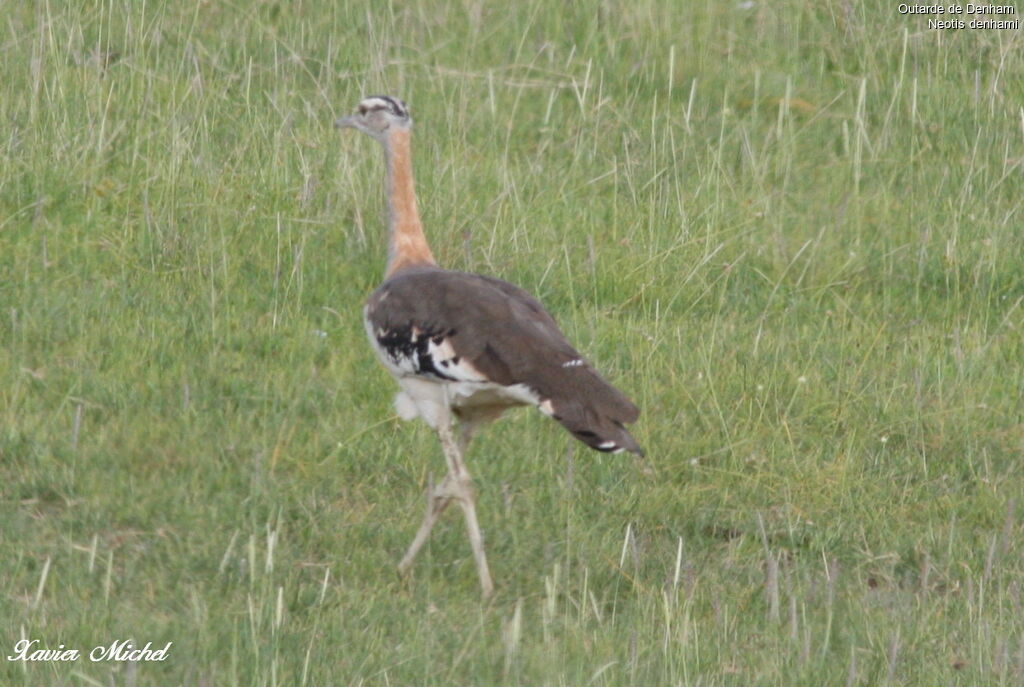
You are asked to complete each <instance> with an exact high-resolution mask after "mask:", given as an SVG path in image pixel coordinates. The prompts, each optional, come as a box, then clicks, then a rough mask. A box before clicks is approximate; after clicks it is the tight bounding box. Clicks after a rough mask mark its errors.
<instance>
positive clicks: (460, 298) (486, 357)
mask: <svg viewBox="0 0 1024 687" xmlns="http://www.w3.org/2000/svg"><path fill="white" fill-rule="evenodd" d="M366 315H367V320H368V326H369V329H370V334H371V336H372V337H373V338H374V339H375V341H376V344H377V345H378V347H379V348H380V349H381V350H382V352H383V354H384V355H386V356H387V357H388V358H389V359H390V360H389V361H386V362H388V363H389V366H391V367H392V368H393V369H397V370H399V372H400V374H414V375H418V376H424V377H428V378H432V379H435V380H437V381H451V382H489V383H492V384H498V385H501V386H504V387H514V386H516V385H523V386H525V387H526V388H527V389H529V390H530V392H532V394H533V395H535V396H536V398H537V399H538V400H537V404H538V406H539V407H540V408H541V410H543V411H544V412H546V413H547V414H549V415H551V416H552V417H553V418H554V419H556V420H557V421H558V422H560V423H561V424H562V425H563V426H565V428H566V429H568V430H569V431H570V432H571V433H572V434H573V436H575V437H576V438H577V439H579V440H580V441H582V442H583V443H585V444H587V445H588V446H590V447H591V448H595V449H598V450H601V451H619V450H623V449H625V450H629V451H633V452H634V453H641V449H640V446H639V445H638V444H637V443H636V441H635V440H634V439H633V437H632V436H630V435H629V433H628V432H627V431H626V430H625V428H624V427H623V425H625V424H627V423H630V422H634V421H635V420H636V419H637V417H638V416H639V414H640V411H639V410H638V409H637V407H636V406H635V405H633V403H632V402H631V401H630V400H629V399H628V398H627V397H626V396H625V394H623V393H622V392H621V391H619V390H618V389H616V388H615V387H614V386H612V385H611V384H609V383H608V382H607V381H605V380H604V379H603V378H602V377H601V376H600V375H599V374H598V373H597V371H596V370H595V369H594V368H593V367H592V366H591V365H590V363H589V362H587V361H586V360H585V359H584V358H583V357H582V356H581V355H580V354H579V353H578V352H577V351H576V349H575V348H573V346H572V345H571V344H570V343H569V342H568V341H567V340H566V338H565V336H564V335H563V334H562V332H561V330H560V329H559V328H558V325H557V324H556V323H555V320H554V319H553V318H552V317H551V315H550V314H548V312H547V311H546V310H545V309H544V307H543V306H542V305H541V304H540V303H539V302H538V301H537V299H535V298H534V297H533V296H531V295H530V294H529V293H527V292H526V291H524V290H523V289H520V288H519V287H517V286H514V285H512V284H509V283H508V282H504V281H501V280H500V279H494V278H492V277H485V276H481V275H476V274H468V273H465V272H453V271H448V270H442V269H439V268H434V267H418V268H413V269H408V270H405V271H403V272H400V273H399V274H397V275H395V276H394V277H392V278H391V279H388V280H387V281H386V282H384V284H382V285H381V286H380V288H378V289H377V290H376V291H375V292H374V293H373V294H372V295H371V296H370V298H369V300H368V301H367V309H366Z"/></svg>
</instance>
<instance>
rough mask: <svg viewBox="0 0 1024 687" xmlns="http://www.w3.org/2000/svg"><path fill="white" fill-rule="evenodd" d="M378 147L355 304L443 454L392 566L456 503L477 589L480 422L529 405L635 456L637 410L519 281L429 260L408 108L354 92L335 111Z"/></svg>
mask: <svg viewBox="0 0 1024 687" xmlns="http://www.w3.org/2000/svg"><path fill="white" fill-rule="evenodd" d="M334 124H335V127H336V128H339V129H345V128H351V129H355V130H357V131H359V132H361V133H364V134H367V135H368V136H370V137H371V138H373V139H374V140H376V141H377V142H378V143H380V144H381V146H382V147H383V150H384V159H385V165H386V171H387V186H386V193H387V209H388V212H387V227H388V253H387V263H386V266H385V269H384V280H383V282H382V283H381V284H380V286H379V287H378V288H377V289H376V290H375V291H373V293H372V294H370V296H369V298H368V299H367V301H366V303H365V306H364V308H363V320H364V324H365V327H366V333H367V335H368V337H369V339H370V343H371V344H372V346H373V348H374V350H375V351H376V353H377V357H378V358H379V359H380V361H381V362H382V363H383V365H384V367H385V368H386V369H387V371H388V372H390V373H391V375H392V376H393V377H394V378H395V380H396V381H397V382H398V386H399V391H398V394H397V395H396V397H395V401H394V406H395V410H396V412H397V414H398V416H399V417H401V418H402V419H403V420H414V419H417V418H419V419H422V420H423V421H425V422H426V424H427V425H429V426H430V427H431V428H432V429H433V430H434V432H436V433H437V436H438V439H439V440H440V443H441V448H442V451H443V453H444V456H445V461H446V464H447V473H446V475H445V477H444V479H443V480H442V481H441V483H440V484H437V485H432V484H429V483H428V485H427V511H426V514H425V516H424V518H423V521H422V523H421V524H420V527H419V530H418V531H417V532H416V536H415V537H414V538H413V540H412V543H411V544H410V545H409V548H408V550H407V551H406V553H405V555H404V556H403V557H402V559H401V561H400V562H399V564H398V571H399V573H400V574H401V575H402V576H403V577H405V576H406V575H407V574H408V573H409V571H410V570H411V568H412V565H413V561H414V560H415V558H416V555H417V554H418V553H419V551H420V549H421V548H422V547H423V545H424V543H426V541H427V539H428V537H429V536H430V532H431V530H432V529H433V527H434V524H435V523H436V522H437V520H438V518H439V517H440V516H441V514H442V513H443V512H444V510H445V509H446V508H447V507H448V506H449V505H450V504H452V503H453V502H454V503H456V504H457V505H458V506H459V507H460V508H461V510H462V512H463V516H464V518H465V522H466V529H467V533H468V537H469V542H470V546H471V548H472V551H473V558H474V561H475V563H476V569H477V574H478V576H479V580H480V587H481V592H482V595H483V597H484V598H487V597H490V596H491V595H492V594H493V592H494V582H493V579H492V577H491V573H490V568H489V567H488V564H487V555H486V553H485V551H484V541H483V534H482V533H481V530H480V524H479V521H478V519H477V514H476V502H475V496H474V490H473V483H472V478H471V476H470V473H469V470H468V469H467V468H466V462H465V459H464V456H465V454H466V451H467V449H468V447H469V443H470V440H471V439H472V438H473V436H474V435H475V434H476V433H477V431H478V430H480V429H481V428H482V427H483V426H484V425H486V424H488V423H490V422H492V421H494V420H496V419H498V417H499V416H500V415H502V414H503V413H504V412H505V411H506V410H509V409H510V408H514V407H517V406H535V407H537V408H538V409H539V410H540V411H541V412H542V413H543V414H545V415H548V416H550V417H551V418H552V419H554V420H555V421H557V422H559V423H560V424H561V425H562V426H563V427H564V428H565V429H566V430H568V431H569V433H570V434H571V435H572V436H573V437H575V438H576V439H578V440H579V441H581V442H583V443H584V444H586V445H587V446H589V447H590V448H592V449H596V450H598V451H604V452H609V453H618V452H621V451H630V452H632V453H634V454H637V455H639V456H642V455H644V453H643V450H642V449H641V448H640V445H639V444H638V443H637V442H636V440H635V439H634V438H633V437H632V436H631V435H630V433H629V432H628V431H627V430H626V428H625V425H627V424H630V423H633V422H635V421H636V420H637V418H638V417H639V414H640V411H639V409H638V408H637V406H636V405H634V404H633V402H632V401H630V400H629V398H627V397H626V395H625V394H623V393H622V392H621V391H619V390H618V389H616V388H615V387H614V386H612V385H611V384H610V383H608V382H607V381H605V380H604V378H602V377H601V376H600V375H599V374H598V372H597V371H596V370H595V369H594V367H593V366H592V365H591V364H590V362H589V361H587V360H586V359H585V358H584V357H583V356H581V355H580V354H579V353H578V352H577V351H576V349H575V348H573V346H572V345H571V344H570V343H569V342H568V340H567V339H566V337H565V335H564V334H562V332H561V330H560V329H559V328H558V325H557V323H556V322H555V320H554V318H553V317H552V316H551V315H550V314H549V313H548V312H547V310H545V309H544V306H542V305H541V304H540V302H539V301H538V300H537V299H536V298H534V297H533V296H531V295H530V294H529V293H527V292H526V291H525V290H523V289H521V288H519V287H518V286H514V285H513V284H510V283H508V282H506V281H502V280H500V279H497V278H494V277H490V276H484V275H480V274H472V273H467V272H459V271H454V270H448V269H444V268H442V267H440V266H438V264H437V262H436V260H435V259H434V255H433V253H432V251H431V249H430V245H429V244H428V242H427V238H426V236H425V234H424V231H423V224H422V222H421V220H420V215H419V210H418V207H417V203H416V191H415V184H414V179H413V166H412V148H411V131H412V117H411V116H410V113H409V108H408V106H407V105H406V104H405V103H404V102H403V101H402V100H401V99H399V98H396V97H392V96H387V95H375V96H369V97H366V98H363V99H362V100H361V101H360V102H359V105H358V107H357V109H356V111H355V112H354V113H353V114H351V115H349V116H345V117H341V118H339V119H338V120H336V121H335V123H334Z"/></svg>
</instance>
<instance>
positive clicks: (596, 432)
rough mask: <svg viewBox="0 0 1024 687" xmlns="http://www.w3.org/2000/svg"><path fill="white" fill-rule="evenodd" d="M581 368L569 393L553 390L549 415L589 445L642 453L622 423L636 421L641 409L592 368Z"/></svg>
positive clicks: (614, 450)
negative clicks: (563, 393)
mask: <svg viewBox="0 0 1024 687" xmlns="http://www.w3.org/2000/svg"><path fill="white" fill-rule="evenodd" d="M580 372H582V373H583V376H585V379H580V378H579V377H577V378H576V380H575V382H576V383H575V384H574V386H575V387H576V388H575V389H574V390H573V391H574V392H573V393H572V394H571V395H568V396H563V395H561V394H557V393H556V394H553V396H552V398H551V399H550V401H551V404H550V407H551V409H552V411H553V412H552V413H551V415H552V417H553V418H554V419H555V420H557V421H558V422H559V423H561V425H562V426H563V427H565V428H566V429H567V430H568V431H569V433H570V434H572V435H573V436H574V437H576V438H577V439H579V440H580V441H582V442H583V443H584V444H586V445H587V446H589V447H590V448H592V449H595V450H598V451H604V452H606V453H619V452H620V451H629V452H630V453H635V454H636V455H638V456H642V455H644V450H643V449H642V448H640V444H638V443H637V441H636V439H634V438H633V436H632V435H631V434H630V433H629V432H628V431H627V430H626V428H625V426H624V425H626V424H627V423H630V422H635V421H636V419H637V418H638V417H639V416H640V410H639V409H638V408H637V407H636V406H635V405H633V403H632V402H631V401H630V400H629V399H628V398H626V395H625V394H623V393H622V392H621V391H619V390H618V389H616V388H615V387H614V386H612V385H611V384H609V383H608V382H606V381H605V380H604V379H602V378H601V377H600V375H598V374H597V373H596V372H595V371H593V370H592V369H587V370H585V371H584V370H580Z"/></svg>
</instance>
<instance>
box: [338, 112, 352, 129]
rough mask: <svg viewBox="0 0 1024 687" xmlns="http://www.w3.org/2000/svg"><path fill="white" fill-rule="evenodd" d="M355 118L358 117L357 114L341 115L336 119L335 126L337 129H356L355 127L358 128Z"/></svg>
mask: <svg viewBox="0 0 1024 687" xmlns="http://www.w3.org/2000/svg"><path fill="white" fill-rule="evenodd" d="M355 119H356V118H355V115H350V116H348V117H339V118H338V119H336V120H334V128H335V129H354V128H356V125H355Z"/></svg>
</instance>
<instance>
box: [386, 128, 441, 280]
mask: <svg viewBox="0 0 1024 687" xmlns="http://www.w3.org/2000/svg"><path fill="white" fill-rule="evenodd" d="M384 152H385V155H386V157H387V166H388V206H389V208H390V215H389V217H388V230H389V232H390V240H389V242H388V265H387V269H386V271H385V272H384V276H385V278H387V277H390V276H391V275H393V274H395V273H396V272H398V271H400V270H403V269H405V268H407V267H413V266H415V265H436V264H437V263H436V262H434V255H433V253H431V252H430V246H429V245H427V237H426V236H424V235H423V224H422V223H421V222H420V212H419V209H418V208H417V207H416V188H415V185H414V183H413V177H412V151H411V149H410V137H409V131H408V130H405V131H403V130H401V129H392V131H391V133H389V134H388V138H387V141H386V143H385V144H384Z"/></svg>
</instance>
